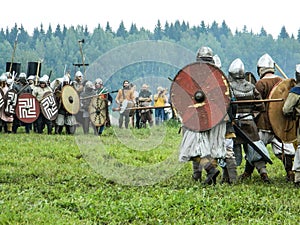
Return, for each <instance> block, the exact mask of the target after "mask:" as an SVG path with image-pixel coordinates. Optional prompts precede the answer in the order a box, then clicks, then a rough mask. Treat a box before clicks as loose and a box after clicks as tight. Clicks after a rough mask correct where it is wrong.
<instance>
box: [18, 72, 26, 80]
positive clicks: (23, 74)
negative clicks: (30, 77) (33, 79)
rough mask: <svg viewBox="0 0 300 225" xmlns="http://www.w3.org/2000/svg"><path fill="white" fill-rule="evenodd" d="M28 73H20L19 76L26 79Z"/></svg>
mask: <svg viewBox="0 0 300 225" xmlns="http://www.w3.org/2000/svg"><path fill="white" fill-rule="evenodd" d="M26 77H27V75H26V73H20V75H19V78H25V79H26Z"/></svg>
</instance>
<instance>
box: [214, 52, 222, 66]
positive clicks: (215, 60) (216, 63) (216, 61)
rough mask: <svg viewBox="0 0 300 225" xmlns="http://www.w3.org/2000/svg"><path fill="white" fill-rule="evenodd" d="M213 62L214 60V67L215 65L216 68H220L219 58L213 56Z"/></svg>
mask: <svg viewBox="0 0 300 225" xmlns="http://www.w3.org/2000/svg"><path fill="white" fill-rule="evenodd" d="M213 60H214V62H215V65H216V66H217V67H219V68H221V67H222V62H221V59H220V57H219V56H218V55H214V56H213Z"/></svg>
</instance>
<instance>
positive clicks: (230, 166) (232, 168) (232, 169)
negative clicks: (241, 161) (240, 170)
mask: <svg viewBox="0 0 300 225" xmlns="http://www.w3.org/2000/svg"><path fill="white" fill-rule="evenodd" d="M226 167H227V171H228V177H229V183H230V184H233V183H236V181H237V169H236V161H235V159H226Z"/></svg>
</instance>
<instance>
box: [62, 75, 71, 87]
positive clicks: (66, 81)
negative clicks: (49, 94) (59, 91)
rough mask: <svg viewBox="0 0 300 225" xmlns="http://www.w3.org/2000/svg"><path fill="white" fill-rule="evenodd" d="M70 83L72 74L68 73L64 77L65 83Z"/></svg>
mask: <svg viewBox="0 0 300 225" xmlns="http://www.w3.org/2000/svg"><path fill="white" fill-rule="evenodd" d="M69 83H70V76H69V75H68V74H66V75H64V77H63V85H67V84H69Z"/></svg>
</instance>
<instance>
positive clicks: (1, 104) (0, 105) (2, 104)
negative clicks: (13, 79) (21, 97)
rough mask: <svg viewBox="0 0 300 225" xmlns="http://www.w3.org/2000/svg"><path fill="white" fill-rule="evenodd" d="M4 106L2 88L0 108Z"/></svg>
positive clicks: (0, 91)
mask: <svg viewBox="0 0 300 225" xmlns="http://www.w3.org/2000/svg"><path fill="white" fill-rule="evenodd" d="M3 106H4V93H3V91H2V89H0V109H2V107H3Z"/></svg>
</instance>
